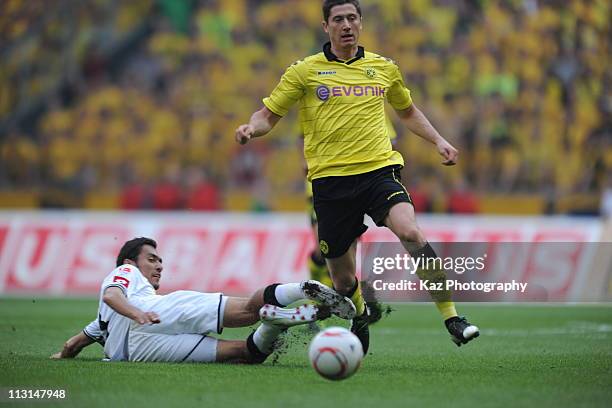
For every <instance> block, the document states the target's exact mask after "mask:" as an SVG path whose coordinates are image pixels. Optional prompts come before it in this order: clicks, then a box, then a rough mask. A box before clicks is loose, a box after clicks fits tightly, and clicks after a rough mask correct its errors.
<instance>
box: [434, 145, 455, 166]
mask: <svg viewBox="0 0 612 408" xmlns="http://www.w3.org/2000/svg"><path fill="white" fill-rule="evenodd" d="M436 147H437V148H438V153H440V156H442V157H443V158H444V161H443V162H442V164H443V165H445V166H454V165H455V164H456V163H457V159H458V158H459V152H458V151H457V149H455V148H454V147H453V145H451V144H450V143H448V142H447V141H446V140H441V141H440V142H438V143H437V144H436Z"/></svg>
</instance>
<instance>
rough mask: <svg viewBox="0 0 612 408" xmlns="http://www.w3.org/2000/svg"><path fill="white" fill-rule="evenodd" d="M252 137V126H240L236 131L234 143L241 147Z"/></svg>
mask: <svg viewBox="0 0 612 408" xmlns="http://www.w3.org/2000/svg"><path fill="white" fill-rule="evenodd" d="M252 137H253V126H251V125H240V126H238V129H236V142H238V143H240V144H241V145H243V144H247V143H248V142H249V140H251V138H252Z"/></svg>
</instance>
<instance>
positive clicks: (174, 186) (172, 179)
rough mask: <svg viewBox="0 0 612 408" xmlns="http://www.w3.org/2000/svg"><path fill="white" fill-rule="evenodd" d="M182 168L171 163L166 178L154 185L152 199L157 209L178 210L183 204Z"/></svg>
mask: <svg viewBox="0 0 612 408" xmlns="http://www.w3.org/2000/svg"><path fill="white" fill-rule="evenodd" d="M179 183H180V169H179V168H178V167H176V166H174V165H169V166H168V168H167V170H166V174H165V175H164V178H163V179H162V180H161V181H160V182H158V183H157V184H156V185H154V186H153V190H152V193H151V195H152V200H153V209H155V210H178V209H179V208H181V207H182V204H183V192H182V189H181V186H180V184H179Z"/></svg>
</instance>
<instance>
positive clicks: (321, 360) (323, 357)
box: [308, 327, 363, 380]
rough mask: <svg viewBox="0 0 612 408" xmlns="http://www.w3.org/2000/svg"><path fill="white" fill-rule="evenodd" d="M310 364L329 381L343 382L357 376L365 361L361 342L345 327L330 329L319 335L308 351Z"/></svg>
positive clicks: (313, 340)
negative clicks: (356, 373) (360, 366)
mask: <svg viewBox="0 0 612 408" xmlns="http://www.w3.org/2000/svg"><path fill="white" fill-rule="evenodd" d="M308 357H309V358H310V364H311V365H312V367H313V368H314V369H315V371H316V372H317V373H319V374H320V375H321V376H322V377H325V378H327V379H328V380H343V379H345V378H348V377H350V376H351V375H353V374H355V372H356V371H357V369H358V368H359V365H360V364H361V360H362V359H363V348H362V347H361V342H360V341H359V339H358V338H357V336H355V335H354V334H353V333H351V332H350V331H349V330H347V329H345V328H343V327H329V328H327V329H325V330H323V331H321V332H320V333H318V334H317V335H316V336H315V337H314V339H312V342H311V343H310V349H309V350H308Z"/></svg>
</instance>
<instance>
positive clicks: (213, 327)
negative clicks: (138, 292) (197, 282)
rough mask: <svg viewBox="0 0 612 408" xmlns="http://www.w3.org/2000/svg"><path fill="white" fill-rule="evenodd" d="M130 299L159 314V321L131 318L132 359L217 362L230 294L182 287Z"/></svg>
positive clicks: (129, 338) (130, 342)
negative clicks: (170, 291)
mask: <svg viewBox="0 0 612 408" xmlns="http://www.w3.org/2000/svg"><path fill="white" fill-rule="evenodd" d="M130 303H132V304H133V305H134V306H136V307H138V308H140V309H141V310H143V311H146V312H155V313H157V314H158V315H159V319H160V323H158V324H147V325H139V324H137V323H135V322H132V324H131V327H130V331H129V334H128V359H129V360H130V361H167V362H188V361H192V362H207V363H209V362H214V361H215V360H216V355H217V339H215V338H212V337H207V336H206V335H207V334H209V333H219V334H220V333H221V332H222V331H223V314H224V313H225V305H226V303H227V297H226V296H223V294H221V293H202V292H195V291H187V290H181V291H177V292H172V293H170V294H168V295H161V296H150V297H146V298H131V299H130Z"/></svg>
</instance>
